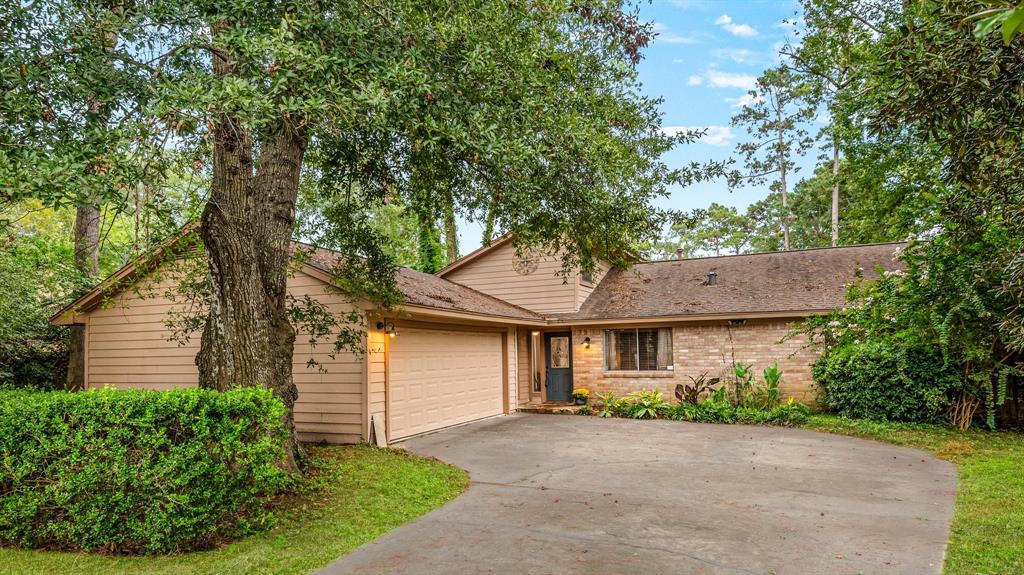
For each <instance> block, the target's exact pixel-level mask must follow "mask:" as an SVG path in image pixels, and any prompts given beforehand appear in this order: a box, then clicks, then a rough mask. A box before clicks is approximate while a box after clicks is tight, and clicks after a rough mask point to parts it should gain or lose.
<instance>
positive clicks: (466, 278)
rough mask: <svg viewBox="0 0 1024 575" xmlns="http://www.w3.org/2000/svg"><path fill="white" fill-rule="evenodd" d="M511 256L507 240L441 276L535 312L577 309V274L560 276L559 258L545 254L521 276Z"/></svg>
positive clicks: (564, 311) (513, 252)
mask: <svg viewBox="0 0 1024 575" xmlns="http://www.w3.org/2000/svg"><path fill="white" fill-rule="evenodd" d="M514 256H515V249H514V248H513V247H512V242H506V243H504V244H502V245H500V246H498V247H496V248H494V249H493V250H491V251H490V252H488V253H486V254H483V255H482V256H480V257H479V258H477V259H476V260H474V261H472V262H469V263H467V264H466V265H464V266H462V267H460V268H457V269H455V270H453V271H451V272H450V273H448V274H446V275H445V276H444V277H445V279H449V280H451V281H454V282H457V283H460V284H463V285H466V286H469V287H471V288H473V289H475V290H477V291H481V292H483V293H486V294H489V295H492V296H494V297H497V298H500V299H503V300H505V301H507V302H509V303H512V304H515V305H518V306H520V307H524V308H526V309H528V310H531V311H535V312H538V313H566V312H572V311H576V309H577V307H576V305H577V294H576V287H577V283H578V281H579V280H578V278H577V274H575V273H573V274H571V275H569V276H568V277H563V276H561V275H560V274H559V272H560V271H561V269H562V263H561V261H559V259H558V258H555V257H551V256H545V257H543V258H542V259H541V261H540V263H539V264H538V266H537V269H536V270H534V271H533V272H532V273H530V274H528V275H525V276H524V275H520V274H518V273H516V271H515V270H514V269H513V268H512V262H513V258H514Z"/></svg>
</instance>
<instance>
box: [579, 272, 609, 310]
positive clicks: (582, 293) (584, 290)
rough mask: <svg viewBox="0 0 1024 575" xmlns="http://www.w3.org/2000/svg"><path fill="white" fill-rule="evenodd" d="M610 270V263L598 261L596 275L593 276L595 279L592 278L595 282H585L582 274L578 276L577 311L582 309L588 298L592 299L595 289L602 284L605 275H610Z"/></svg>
mask: <svg viewBox="0 0 1024 575" xmlns="http://www.w3.org/2000/svg"><path fill="white" fill-rule="evenodd" d="M609 269H611V264H609V263H608V262H605V261H598V262H597V263H596V265H595V266H594V274H593V278H592V279H593V280H594V281H592V282H586V281H583V276H582V274H579V275H578V276H577V279H576V282H577V283H576V309H577V310H578V309H580V307H581V306H582V305H583V302H585V301H587V298H588V297H590V294H592V293H594V289H595V288H596V287H597V284H599V283H601V280H603V279H604V276H605V274H607V273H608V270H609Z"/></svg>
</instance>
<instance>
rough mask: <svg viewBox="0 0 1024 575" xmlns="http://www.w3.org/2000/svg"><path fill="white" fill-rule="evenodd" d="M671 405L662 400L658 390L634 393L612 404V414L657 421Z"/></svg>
mask: <svg viewBox="0 0 1024 575" xmlns="http://www.w3.org/2000/svg"><path fill="white" fill-rule="evenodd" d="M670 407H671V405H670V404H669V403H668V402H667V401H665V400H664V399H662V396H661V392H660V391H657V390H653V389H652V390H650V391H648V390H646V389H642V390H640V391H634V392H633V393H630V394H629V395H626V396H623V398H622V399H620V400H618V401H616V402H614V403H613V404H612V413H613V414H614V415H615V416H617V417H630V418H633V419H657V418H658V417H661V416H662V415H664V414H665V412H666V410H668V409H669V408H670Z"/></svg>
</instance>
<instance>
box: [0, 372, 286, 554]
mask: <svg viewBox="0 0 1024 575" xmlns="http://www.w3.org/2000/svg"><path fill="white" fill-rule="evenodd" d="M284 415H285V410H284V406H283V405H282V404H281V402H280V401H278V400H277V399H276V398H274V396H273V394H272V393H271V392H269V391H268V390H260V389H251V388H250V389H238V390H232V391H228V392H223V393H221V392H215V391H206V390H199V389H188V390H175V391H165V392H155V391H117V390H110V389H105V390H90V391H85V392H81V393H64V392H7V393H4V394H0V458H2V460H3V461H4V462H5V464H4V465H3V467H2V468H0V493H2V494H3V497H2V499H0V542H4V543H6V544H15V545H20V546H25V547H36V548H38V547H45V548H59V549H76V550H77V549H81V550H89V551H92V550H98V549H102V550H105V551H107V552H116V553H167V552H178V551H188V550H193V549H207V548H210V547H213V546H215V545H216V544H218V543H220V542H222V541H223V540H225V539H227V538H232V537H236V536H240V535H243V534H245V533H249V532H251V531H253V530H257V529H260V528H262V527H264V526H266V525H268V524H269V522H270V520H271V517H270V516H269V515H268V514H267V512H266V511H265V508H264V506H265V504H266V503H268V501H269V500H270V498H272V497H273V496H274V495H275V494H277V493H278V491H279V490H281V489H282V488H283V487H285V486H286V485H287V484H288V481H289V477H288V476H287V475H286V474H285V473H284V472H283V471H281V470H280V469H279V468H278V467H277V465H276V462H277V461H279V460H280V459H281V458H282V456H283V449H282V447H281V446H282V444H283V437H284V435H285V427H284V422H283V417H284Z"/></svg>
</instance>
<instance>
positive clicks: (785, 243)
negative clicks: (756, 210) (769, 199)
mask: <svg viewBox="0 0 1024 575" xmlns="http://www.w3.org/2000/svg"><path fill="white" fill-rule="evenodd" d="M778 125H779V126H782V116H781V114H778ZM784 142H785V140H784V135H783V133H782V128H781V127H780V128H779V150H778V152H779V186H780V190H781V193H782V248H783V249H784V250H786V251H789V190H788V189H787V188H786V153H785V149H784V147H785V146H784Z"/></svg>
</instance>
